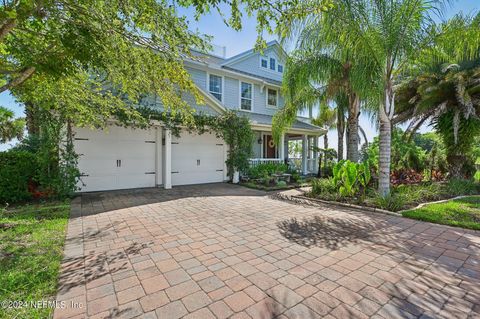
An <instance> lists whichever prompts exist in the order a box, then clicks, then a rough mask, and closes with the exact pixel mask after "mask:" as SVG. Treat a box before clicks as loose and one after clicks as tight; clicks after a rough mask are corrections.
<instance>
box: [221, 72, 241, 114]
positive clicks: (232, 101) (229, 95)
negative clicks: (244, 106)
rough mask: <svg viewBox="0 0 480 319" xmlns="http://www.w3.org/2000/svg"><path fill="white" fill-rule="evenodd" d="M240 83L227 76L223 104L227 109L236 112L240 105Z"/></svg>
mask: <svg viewBox="0 0 480 319" xmlns="http://www.w3.org/2000/svg"><path fill="white" fill-rule="evenodd" d="M239 83H240V81H239V80H237V79H234V78H231V77H228V76H226V77H225V79H224V84H225V89H224V92H225V96H224V99H223V104H224V105H225V107H226V108H229V109H232V110H236V109H238V107H239V106H238V103H239V94H240V89H239V85H240V84H239Z"/></svg>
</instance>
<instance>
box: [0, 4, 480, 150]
mask: <svg viewBox="0 0 480 319" xmlns="http://www.w3.org/2000/svg"><path fill="white" fill-rule="evenodd" d="M479 9H480V2H479V0H458V1H456V2H454V3H453V4H452V5H449V6H448V7H447V8H446V11H445V13H444V15H445V18H447V19H448V18H449V17H451V16H452V15H454V14H456V13H458V12H461V11H463V12H464V13H467V14H469V13H474V12H476V11H478V10H479ZM179 11H180V14H182V15H185V16H186V17H187V20H189V21H190V28H191V29H192V30H199V31H200V32H201V33H204V34H208V35H211V36H213V39H212V43H213V44H215V45H219V46H225V47H226V53H227V57H229V56H233V55H236V54H238V53H241V52H243V51H246V50H249V49H251V48H252V47H253V46H254V44H255V40H256V36H257V32H256V30H255V26H256V21H255V19H254V18H248V17H245V18H244V19H243V29H242V30H241V31H239V32H236V31H234V30H232V29H230V28H228V27H227V26H226V25H225V24H224V22H223V20H222V18H221V16H220V15H219V14H218V13H217V12H212V13H210V14H208V15H205V16H203V17H201V18H200V20H199V21H195V20H194V18H193V10H191V9H183V8H181V9H180V10H179ZM265 38H266V39H267V40H272V39H274V38H275V37H274V36H270V35H265ZM0 105H1V106H5V107H7V108H9V109H11V110H13V111H14V112H15V114H16V115H17V116H23V107H22V105H19V104H17V103H15V100H14V99H13V98H12V96H11V95H10V94H9V93H8V92H3V93H1V94H0ZM360 122H361V123H360V124H361V125H362V127H363V128H364V129H365V131H366V132H367V135H368V139H369V140H372V139H373V137H374V136H375V135H377V133H376V129H375V126H374V125H372V124H371V122H370V120H369V118H368V117H367V116H361V120H360ZM423 131H428V127H425V128H423ZM329 140H330V142H331V147H336V134H335V132H330V133H329ZM8 147H9V146H8V145H2V144H0V151H1V150H4V149H6V148H8Z"/></svg>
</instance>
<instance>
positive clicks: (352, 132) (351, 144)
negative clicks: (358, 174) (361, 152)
mask: <svg viewBox="0 0 480 319" xmlns="http://www.w3.org/2000/svg"><path fill="white" fill-rule="evenodd" d="M359 115H360V98H359V97H358V95H356V94H352V95H351V96H350V97H349V105H348V119H347V132H348V133H347V159H348V160H350V161H352V162H358V142H359V137H358V116H359Z"/></svg>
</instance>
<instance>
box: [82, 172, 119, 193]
mask: <svg viewBox="0 0 480 319" xmlns="http://www.w3.org/2000/svg"><path fill="white" fill-rule="evenodd" d="M115 182H116V181H115V176H114V175H103V176H100V175H97V176H82V177H81V179H80V181H79V183H78V186H79V187H81V191H82V192H94V191H103V190H109V189H112V185H115Z"/></svg>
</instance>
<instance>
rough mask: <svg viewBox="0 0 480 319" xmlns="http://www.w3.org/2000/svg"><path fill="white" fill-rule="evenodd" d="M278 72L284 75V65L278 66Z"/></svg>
mask: <svg viewBox="0 0 480 319" xmlns="http://www.w3.org/2000/svg"><path fill="white" fill-rule="evenodd" d="M278 72H280V73H283V65H281V64H279V65H278Z"/></svg>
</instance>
